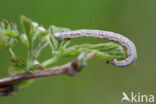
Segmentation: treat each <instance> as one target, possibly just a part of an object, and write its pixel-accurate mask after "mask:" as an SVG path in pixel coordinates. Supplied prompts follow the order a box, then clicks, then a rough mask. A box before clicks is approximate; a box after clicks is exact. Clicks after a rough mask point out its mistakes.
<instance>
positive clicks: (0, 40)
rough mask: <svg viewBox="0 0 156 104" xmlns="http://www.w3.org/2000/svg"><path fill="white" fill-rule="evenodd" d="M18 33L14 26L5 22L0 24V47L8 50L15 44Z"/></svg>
mask: <svg viewBox="0 0 156 104" xmlns="http://www.w3.org/2000/svg"><path fill="white" fill-rule="evenodd" d="M17 39H18V31H17V27H16V24H13V23H11V22H10V23H9V22H8V21H7V20H3V21H2V22H0V46H2V47H5V48H8V47H12V46H13V45H14V44H16V43H17Z"/></svg>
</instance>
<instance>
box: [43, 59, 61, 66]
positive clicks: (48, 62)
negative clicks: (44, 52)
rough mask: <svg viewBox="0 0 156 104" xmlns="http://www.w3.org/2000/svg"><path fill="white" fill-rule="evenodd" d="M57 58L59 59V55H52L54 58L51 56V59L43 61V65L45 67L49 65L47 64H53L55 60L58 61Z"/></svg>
mask: <svg viewBox="0 0 156 104" xmlns="http://www.w3.org/2000/svg"><path fill="white" fill-rule="evenodd" d="M57 60H58V57H57V56H54V57H52V58H50V59H48V60H46V61H44V62H43V63H42V66H43V67H47V66H49V65H51V64H53V63H54V62H56V61H57Z"/></svg>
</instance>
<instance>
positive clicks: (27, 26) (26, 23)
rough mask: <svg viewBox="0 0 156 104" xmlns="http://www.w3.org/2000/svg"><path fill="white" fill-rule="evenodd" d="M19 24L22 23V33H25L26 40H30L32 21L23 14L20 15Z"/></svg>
mask: <svg viewBox="0 0 156 104" xmlns="http://www.w3.org/2000/svg"><path fill="white" fill-rule="evenodd" d="M21 24H22V28H23V31H24V33H25V34H26V35H27V37H28V40H29V41H31V38H32V36H31V29H32V21H31V20H30V19H29V18H27V17H25V16H21Z"/></svg>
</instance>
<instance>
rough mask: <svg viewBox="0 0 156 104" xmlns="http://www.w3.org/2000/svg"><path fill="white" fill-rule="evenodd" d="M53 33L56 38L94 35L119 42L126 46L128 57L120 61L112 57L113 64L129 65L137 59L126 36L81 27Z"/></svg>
mask: <svg viewBox="0 0 156 104" xmlns="http://www.w3.org/2000/svg"><path fill="white" fill-rule="evenodd" d="M54 35H55V37H57V38H76V37H94V38H104V39H107V40H111V41H115V42H119V43H120V44H121V45H122V46H124V47H126V48H127V55H128V57H127V58H125V59H124V60H121V61H118V60H116V59H114V60H113V62H112V64H114V65H115V66H129V65H130V64H132V63H134V62H135V61H136V59H137V52H136V47H135V45H134V43H133V42H132V41H131V40H129V39H128V38H126V37H124V36H122V35H120V34H117V33H114V32H109V31H102V30H88V29H82V30H75V31H70V32H61V33H56V34H54Z"/></svg>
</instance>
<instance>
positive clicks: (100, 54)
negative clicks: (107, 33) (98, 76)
mask: <svg viewBox="0 0 156 104" xmlns="http://www.w3.org/2000/svg"><path fill="white" fill-rule="evenodd" d="M83 52H85V53H88V54H89V53H94V54H95V55H94V57H95V58H104V59H106V60H107V61H109V62H110V61H112V60H113V59H114V58H116V59H118V60H121V59H124V58H126V57H127V56H126V53H125V51H124V49H123V48H122V47H121V46H120V45H119V44H116V43H112V42H111V43H101V44H81V45H75V46H72V47H69V48H67V49H63V48H62V49H60V50H58V51H56V52H55V56H58V57H75V56H78V55H79V54H81V53H83Z"/></svg>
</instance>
